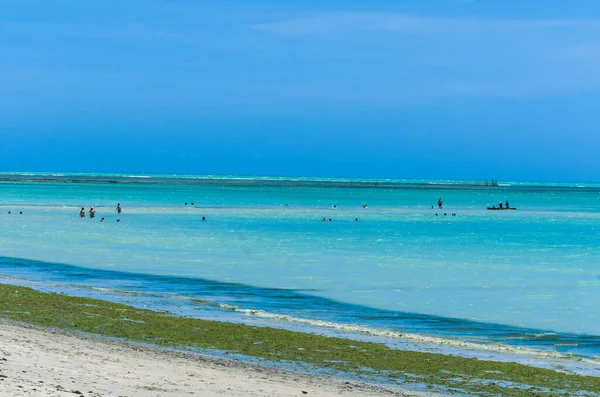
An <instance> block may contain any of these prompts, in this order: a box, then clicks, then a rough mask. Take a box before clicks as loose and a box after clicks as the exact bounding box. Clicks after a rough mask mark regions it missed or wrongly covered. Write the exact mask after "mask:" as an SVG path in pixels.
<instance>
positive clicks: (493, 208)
mask: <svg viewBox="0 0 600 397" xmlns="http://www.w3.org/2000/svg"><path fill="white" fill-rule="evenodd" d="M487 209H488V210H490V211H506V210H516V208H515V207H508V208H506V207H502V208H500V207H487Z"/></svg>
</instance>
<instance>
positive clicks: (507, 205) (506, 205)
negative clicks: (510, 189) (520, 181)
mask: <svg viewBox="0 0 600 397" xmlns="http://www.w3.org/2000/svg"><path fill="white" fill-rule="evenodd" d="M504 206H505V207H506V208H510V205H509V204H508V200H506V204H505V205H504Z"/></svg>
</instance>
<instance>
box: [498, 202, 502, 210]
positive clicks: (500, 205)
mask: <svg viewBox="0 0 600 397" xmlns="http://www.w3.org/2000/svg"><path fill="white" fill-rule="evenodd" d="M502 205H503V204H502V201H501V202H500V204H498V206H499V207H500V209H503V207H502Z"/></svg>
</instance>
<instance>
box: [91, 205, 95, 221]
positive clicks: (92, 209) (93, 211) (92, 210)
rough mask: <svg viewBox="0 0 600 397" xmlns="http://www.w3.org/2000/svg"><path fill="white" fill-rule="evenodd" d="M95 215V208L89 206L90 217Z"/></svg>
mask: <svg viewBox="0 0 600 397" xmlns="http://www.w3.org/2000/svg"><path fill="white" fill-rule="evenodd" d="M95 216H96V210H95V209H94V207H90V219H94V217H95Z"/></svg>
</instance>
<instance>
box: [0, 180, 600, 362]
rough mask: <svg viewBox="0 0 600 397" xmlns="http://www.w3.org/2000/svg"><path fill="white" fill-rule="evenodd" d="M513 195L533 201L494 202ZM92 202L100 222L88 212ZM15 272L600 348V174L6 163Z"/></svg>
mask: <svg viewBox="0 0 600 397" xmlns="http://www.w3.org/2000/svg"><path fill="white" fill-rule="evenodd" d="M438 198H443V200H444V204H445V205H444V208H443V209H441V210H440V209H437V205H436V203H437V200H438ZM506 200H509V201H510V203H511V206H514V207H518V210H516V211H488V210H487V209H486V207H487V206H491V205H497V203H498V202H500V201H506ZM186 202H187V203H188V205H187V206H186V205H184V203H186ZM117 203H121V205H122V207H123V213H122V214H121V215H117V214H116V212H115V207H116V205H117ZM192 203H194V205H192ZM285 204H288V205H289V206H288V207H286V206H285ZM364 204H367V205H368V208H366V209H365V208H363V205H364ZM334 205H335V208H334V207H333V206H334ZM432 205H435V206H436V207H435V208H434V209H432V208H431V206H432ZM90 206H94V207H95V209H96V211H97V214H96V219H94V220H90V219H87V218H86V219H84V220H82V219H79V216H78V214H79V209H80V208H81V207H85V208H86V209H89V207H90ZM8 211H11V212H12V213H11V214H10V215H9V214H8ZM20 211H22V212H23V214H22V215H20V214H19V212H20ZM444 213H446V214H447V215H444ZM452 213H456V216H452V215H451V214H452ZM436 214H437V215H436ZM203 216H204V217H206V220H205V221H203V220H202V217H203ZM102 217H104V218H106V222H104V223H100V221H99V220H100V218H102ZM118 218H119V219H120V222H117V219H118ZM322 218H326V219H330V218H331V222H329V221H327V222H322ZM357 218H358V221H355V219H357ZM1 280H4V281H6V280H9V281H11V282H17V283H21V284H24V285H32V286H35V287H36V288H39V289H44V290H56V291H67V292H69V293H72V294H78V295H85V296H95V297H100V298H105V299H113V300H118V301H124V302H127V303H131V304H137V305H142V306H146V307H154V308H160V309H166V310H171V311H173V312H177V313H182V314H186V315H195V316H200V317H203V318H214V319H222V320H227V321H243V322H249V323H253V324H259V325H272V326H282V327H288V328H289V327H292V328H293V327H297V328H301V329H306V330H309V331H316V332H334V333H335V332H348V333H357V334H361V335H363V336H364V337H375V336H381V337H385V338H391V339H394V338H396V339H398V340H403V341H407V340H408V341H410V342H411V343H413V342H414V343H425V344H426V343H433V344H436V343H437V344H441V345H445V346H450V347H452V348H454V347H456V348H470V347H472V346H471V345H470V344H471V343H473V344H477V345H476V346H484V347H489V346H494V349H499V350H502V349H503V348H506V349H507V350H509V351H513V350H514V351H515V352H519V350H520V349H527V351H529V350H531V351H535V352H538V351H542V352H547V353H548V354H549V355H552V354H554V353H556V354H566V355H570V356H573V357H575V358H577V357H579V358H585V359H589V360H593V359H595V358H596V359H597V358H598V356H600V185H586V186H577V185H575V184H561V183H555V184H541V183H538V184H536V183H500V185H499V186H474V185H473V184H472V183H471V182H468V181H409V180H375V179H373V180H367V181H365V180H360V181H359V180H342V179H315V178H295V179H290V178H234V177H197V176H167V175H162V176H144V175H130V176H127V175H118V174H112V175H108V174H106V175H86V174H69V175H60V174H24V173H22V174H0V281H1ZM198 300H202V301H206V302H199V301H198ZM511 349H512V350H511Z"/></svg>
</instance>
